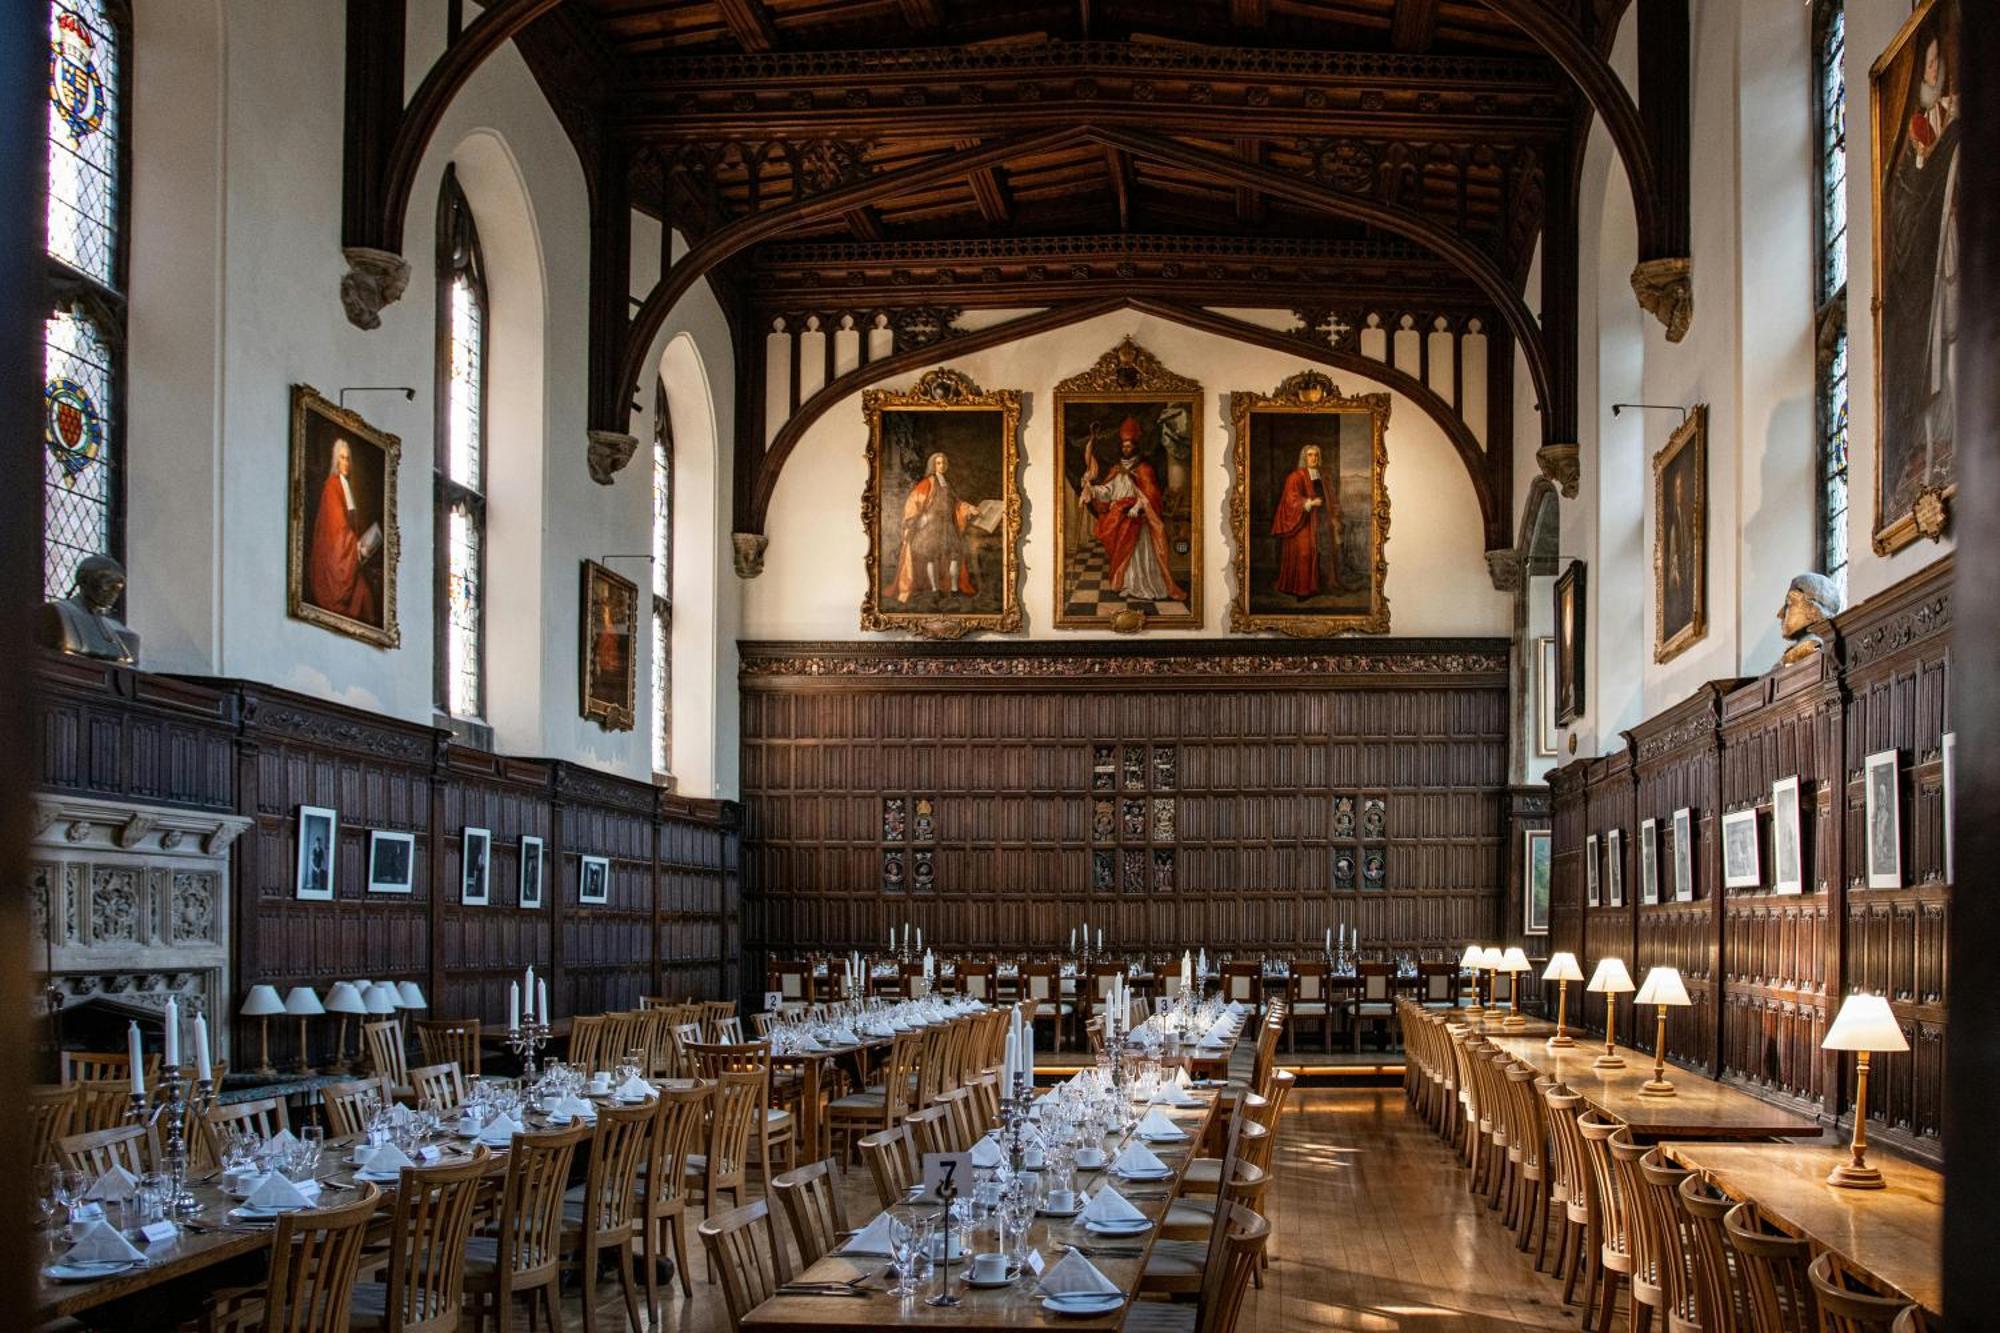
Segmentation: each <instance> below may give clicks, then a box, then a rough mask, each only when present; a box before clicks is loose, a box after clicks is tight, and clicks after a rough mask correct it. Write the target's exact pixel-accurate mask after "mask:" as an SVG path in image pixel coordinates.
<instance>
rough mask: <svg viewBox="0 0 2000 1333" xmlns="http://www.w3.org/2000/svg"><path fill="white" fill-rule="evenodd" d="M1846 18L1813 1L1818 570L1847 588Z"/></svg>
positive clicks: (1832, 2) (1830, 4)
mask: <svg viewBox="0 0 2000 1333" xmlns="http://www.w3.org/2000/svg"><path fill="white" fill-rule="evenodd" d="M1846 62H1847V17H1846V15H1845V13H1844V12H1843V10H1842V0H1816V3H1815V4H1814V5H1813V102H1814V110H1815V111H1816V112H1817V117H1816V120H1817V133H1816V151H1815V155H1814V157H1815V164H1816V166H1817V173H1816V174H1817V178H1818V181H1819V198H1818V200H1817V201H1816V202H1817V205H1818V207H1817V212H1818V214H1819V229H1818V245H1817V247H1816V248H1817V252H1818V260H1819V263H1818V266H1817V273H1818V277H1817V280H1816V282H1815V284H1814V290H1813V309H1814V320H1813V327H1814V329H1815V331H1816V334H1817V337H1816V342H1817V347H1818V351H1817V356H1816V359H1815V364H1816V366H1817V369H1818V376H1817V384H1818V392H1817V393H1816V394H1815V398H1816V399H1817V408H1816V414H1817V418H1818V424H1819V481H1820V493H1819V519H1820V523H1819V558H1820V569H1821V571H1822V572H1823V573H1825V575H1826V576H1827V577H1828V578H1830V579H1832V580H1833V581H1834V582H1835V583H1836V584H1838V585H1839V587H1840V590H1841V593H1842V595H1843V596H1845V594H1846V591H1847V406H1848V383H1847V70H1846Z"/></svg>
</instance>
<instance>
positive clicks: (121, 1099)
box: [69, 1077, 158, 1134]
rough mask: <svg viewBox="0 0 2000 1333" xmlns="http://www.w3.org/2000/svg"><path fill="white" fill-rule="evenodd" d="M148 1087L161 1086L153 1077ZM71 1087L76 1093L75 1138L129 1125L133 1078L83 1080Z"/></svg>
mask: <svg viewBox="0 0 2000 1333" xmlns="http://www.w3.org/2000/svg"><path fill="white" fill-rule="evenodd" d="M146 1086H147V1087H149V1088H150V1087H156V1086H158V1085H157V1084H155V1083H153V1082H152V1081H151V1080H150V1077H149V1079H148V1082H147V1084H146ZM70 1087H71V1088H72V1090H73V1091H72V1094H71V1095H72V1096H74V1097H75V1098H76V1105H75V1109H74V1110H73V1111H72V1112H71V1113H70V1120H69V1130H70V1133H72V1134H87V1133H89V1132H90V1131H91V1130H93V1129H115V1128H117V1127H118V1126H119V1125H122V1124H124V1123H125V1117H126V1115H127V1114H129V1113H130V1112H131V1109H132V1080H131V1079H130V1078H94V1079H80V1080H78V1081H77V1082H75V1083H72V1084H71V1085H70Z"/></svg>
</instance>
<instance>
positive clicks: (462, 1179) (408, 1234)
mask: <svg viewBox="0 0 2000 1333" xmlns="http://www.w3.org/2000/svg"><path fill="white" fill-rule="evenodd" d="M491 1156H492V1155H491V1154H490V1153H489V1152H488V1151H487V1150H486V1149H485V1148H483V1147H480V1148H475V1149H474V1150H473V1154H472V1157H471V1159H470V1160H468V1161H465V1162H459V1163H454V1164H452V1165H449V1166H410V1167H404V1168H403V1174H402V1179H401V1181H400V1182H399V1183H398V1185H397V1189H396V1211H395V1215H394V1220H393V1221H392V1222H391V1224H390V1232H389V1247H390V1248H389V1287H388V1291H387V1293H386V1297H387V1305H388V1314H389V1319H388V1326H389V1327H390V1328H392V1329H399V1330H401V1333H451V1331H452V1330H454V1329H456V1328H457V1327H458V1324H459V1306H460V1301H461V1298H462V1296H463V1294H464V1284H465V1242H466V1240H467V1238H468V1237H469V1236H471V1234H472V1219H473V1217H474V1215H475V1211H476V1207H477V1204H478V1202H479V1186H480V1181H481V1180H482V1179H483V1178H484V1177H485V1175H486V1164H487V1162H488V1161H489V1160H490V1158H491Z"/></svg>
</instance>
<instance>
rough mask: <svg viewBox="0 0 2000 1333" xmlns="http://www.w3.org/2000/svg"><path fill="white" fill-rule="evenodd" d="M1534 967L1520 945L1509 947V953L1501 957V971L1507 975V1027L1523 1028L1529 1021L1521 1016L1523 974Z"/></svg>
mask: <svg viewBox="0 0 2000 1333" xmlns="http://www.w3.org/2000/svg"><path fill="white" fill-rule="evenodd" d="M1533 967H1534V964H1533V963H1530V962H1529V961H1528V955H1527V952H1526V951H1525V950H1523V949H1522V948H1521V946H1520V945H1518V944H1512V945H1509V946H1508V947H1507V951H1506V952H1505V953H1503V954H1501V955H1500V970H1501V971H1502V972H1505V973H1506V974H1507V1004H1508V1006H1509V1009H1508V1014H1507V1021H1506V1023H1505V1024H1504V1026H1506V1027H1510V1028H1517V1027H1521V1026H1524V1025H1525V1024H1526V1023H1527V1021H1528V1020H1527V1019H1526V1018H1524V1017H1522V1015H1521V974H1522V973H1523V972H1527V971H1529V970H1531V969H1532V968H1533Z"/></svg>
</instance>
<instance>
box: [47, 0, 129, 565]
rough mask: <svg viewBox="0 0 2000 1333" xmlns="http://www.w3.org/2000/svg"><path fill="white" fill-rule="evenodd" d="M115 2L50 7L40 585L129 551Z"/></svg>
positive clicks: (121, 129)
mask: <svg viewBox="0 0 2000 1333" xmlns="http://www.w3.org/2000/svg"><path fill="white" fill-rule="evenodd" d="M128 31H129V28H128V27H127V26H126V23H125V13H124V10H123V8H122V6H119V5H117V4H116V0H53V2H52V3H51V4H50V5H49V123H48V160H49V198H48V234H47V262H48V269H49V288H50V291H51V292H52V293H53V295H54V300H53V302H52V303H51V307H50V310H49V313H48V318H47V322H46V323H45V324H44V326H43V334H42V347H43V353H42V355H43V386H42V403H43V410H44V413H45V416H44V419H43V426H42V443H43V446H44V448H43V457H42V504H43V516H44V527H43V561H42V583H43V588H44V590H45V592H46V593H47V595H48V596H50V597H61V596H66V595H67V594H68V593H69V591H70V589H71V587H72V585H73V583H74V580H75V575H76V567H77V564H78V562H80V561H81V560H83V558H84V557H86V556H90V555H97V554H105V555H111V556H114V557H122V556H123V553H124V486H123V484H122V473H123V465H124V444H125V434H124V428H123V422H122V420H121V412H120V408H121V407H122V405H123V398H124V389H125V364H124V348H125V282H126V252H125V194H126V181H127V156H126V151H125V140H126V136H125V89H126V85H125V77H124V67H125V59H124V57H125V40H126V33H127V32H128Z"/></svg>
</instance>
